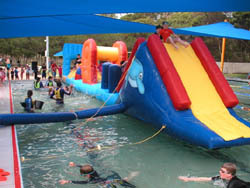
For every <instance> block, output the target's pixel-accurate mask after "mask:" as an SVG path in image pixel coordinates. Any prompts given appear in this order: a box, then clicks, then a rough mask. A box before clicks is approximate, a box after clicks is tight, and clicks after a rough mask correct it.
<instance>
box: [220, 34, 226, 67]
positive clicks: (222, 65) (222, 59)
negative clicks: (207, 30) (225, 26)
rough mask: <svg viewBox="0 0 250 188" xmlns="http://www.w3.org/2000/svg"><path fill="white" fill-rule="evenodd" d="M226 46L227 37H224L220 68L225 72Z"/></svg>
mask: <svg viewBox="0 0 250 188" xmlns="http://www.w3.org/2000/svg"><path fill="white" fill-rule="evenodd" d="M225 47H226V39H225V38H223V39H222V52H221V60H220V70H221V72H223V68H224V56H225Z"/></svg>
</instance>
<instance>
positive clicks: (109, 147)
mask: <svg viewBox="0 0 250 188" xmlns="http://www.w3.org/2000/svg"><path fill="white" fill-rule="evenodd" d="M165 128H166V126H165V125H163V126H162V127H161V129H160V130H158V131H157V132H156V133H155V134H153V135H152V136H150V137H148V138H146V139H144V140H141V141H139V142H135V143H131V144H126V145H118V146H104V147H101V146H100V145H98V146H97V147H96V148H93V149H89V150H87V152H92V151H97V150H102V149H111V148H116V147H119V148H120V147H125V146H133V145H137V144H142V143H144V142H146V141H148V140H150V139H152V138H154V137H155V136H157V135H158V134H159V133H160V132H161V131H162V130H163V129H165Z"/></svg>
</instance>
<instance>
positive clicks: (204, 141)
mask: <svg viewBox="0 0 250 188" xmlns="http://www.w3.org/2000/svg"><path fill="white" fill-rule="evenodd" d="M120 97H121V101H122V103H123V104H125V106H126V107H127V110H126V111H125V113H127V114H129V115H131V116H134V117H136V118H138V119H141V120H143V121H146V122H150V123H152V124H153V125H155V126H156V127H157V128H160V127H161V126H162V125H166V129H165V132H166V133H168V134H169V135H171V136H173V137H175V138H179V139H182V140H185V141H187V142H189V143H191V144H195V145H199V146H203V147H206V148H210V149H211V148H222V147H231V146H236V145H243V144H249V143H250V128H249V127H250V124H249V123H248V122H246V121H245V120H243V119H242V118H240V117H238V116H237V115H236V113H235V112H234V111H233V109H232V108H233V107H234V106H235V105H237V104H238V99H237V97H236V96H235V94H234V93H233V91H232V89H231V88H230V86H229V84H228V83H227V81H226V80H225V78H224V76H223V74H222V73H221V71H220V70H219V68H218V67H217V65H216V62H215V60H214V58H213V57H212V55H211V54H210V52H209V50H208V48H207V47H206V45H205V43H204V42H203V41H202V40H201V39H200V38H196V39H195V40H194V41H193V42H192V43H191V45H189V46H188V47H187V48H185V47H183V46H179V49H178V50H176V49H175V48H174V47H173V46H171V45H170V44H163V43H162V42H161V40H160V39H159V37H158V36H156V35H151V36H150V37H149V39H148V41H147V42H144V43H142V44H141V45H140V47H139V49H138V50H137V52H136V55H135V57H134V59H133V62H132V64H131V66H130V68H129V70H128V73H127V76H126V79H125V81H124V84H123V86H122V88H121V91H120Z"/></svg>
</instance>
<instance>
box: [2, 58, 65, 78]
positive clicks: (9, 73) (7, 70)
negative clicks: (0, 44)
mask: <svg viewBox="0 0 250 188" xmlns="http://www.w3.org/2000/svg"><path fill="white" fill-rule="evenodd" d="M0 60H1V61H0V63H1V64H2V66H1V67H0V81H1V82H3V81H4V80H30V79H32V78H33V77H34V78H35V79H36V77H37V75H39V74H40V75H41V78H42V79H43V80H46V78H48V77H49V76H53V77H54V78H55V77H60V78H62V66H61V65H57V64H56V62H55V61H54V60H51V61H50V62H49V68H48V69H47V67H46V65H45V63H44V64H42V65H41V66H39V67H40V68H37V69H35V70H33V69H32V66H31V65H29V64H25V65H23V64H21V62H20V61H17V62H16V63H14V62H12V60H11V58H10V57H9V56H8V57H7V58H5V59H3V58H0Z"/></svg>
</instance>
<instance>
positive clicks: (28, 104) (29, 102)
mask: <svg viewBox="0 0 250 188" xmlns="http://www.w3.org/2000/svg"><path fill="white" fill-rule="evenodd" d="M32 95H33V91H32V90H28V91H27V98H26V99H25V101H24V102H25V111H27V112H34V109H33V101H32Z"/></svg>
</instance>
